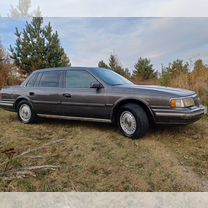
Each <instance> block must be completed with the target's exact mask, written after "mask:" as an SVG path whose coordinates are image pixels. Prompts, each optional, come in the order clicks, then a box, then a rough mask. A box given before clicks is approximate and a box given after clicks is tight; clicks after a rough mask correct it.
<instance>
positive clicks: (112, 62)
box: [108, 54, 131, 78]
mask: <svg viewBox="0 0 208 208" xmlns="http://www.w3.org/2000/svg"><path fill="white" fill-rule="evenodd" d="M108 65H109V66H110V69H112V70H113V71H115V72H116V73H118V74H120V75H122V76H124V77H126V78H130V76H131V74H130V72H129V70H128V69H127V68H126V69H124V68H123V67H122V66H121V65H120V63H119V60H118V58H117V57H116V55H113V54H111V55H110V58H109V64H108Z"/></svg>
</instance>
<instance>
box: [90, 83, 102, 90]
mask: <svg viewBox="0 0 208 208" xmlns="http://www.w3.org/2000/svg"><path fill="white" fill-rule="evenodd" d="M90 88H94V89H97V90H99V89H101V88H103V85H102V84H101V83H98V82H95V83H92V84H91V86H90Z"/></svg>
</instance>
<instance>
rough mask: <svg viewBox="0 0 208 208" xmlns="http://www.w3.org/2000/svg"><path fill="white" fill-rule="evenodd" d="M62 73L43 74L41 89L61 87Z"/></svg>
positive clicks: (50, 72)
mask: <svg viewBox="0 0 208 208" xmlns="http://www.w3.org/2000/svg"><path fill="white" fill-rule="evenodd" d="M60 78H61V71H47V72H43V74H42V77H41V79H40V82H39V87H59V86H60Z"/></svg>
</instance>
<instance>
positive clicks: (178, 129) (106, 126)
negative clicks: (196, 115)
mask: <svg viewBox="0 0 208 208" xmlns="http://www.w3.org/2000/svg"><path fill="white" fill-rule="evenodd" d="M37 123H38V124H48V125H55V126H63V127H68V126H72V127H80V128H82V127H83V128H86V127H87V128H91V129H95V128H96V129H98V130H101V131H117V132H118V133H120V132H119V130H118V128H117V127H116V125H115V124H111V123H101V122H92V121H78V120H65V119H56V118H39V119H38V121H37ZM191 125H193V124H191ZM188 128H189V125H150V130H149V133H148V135H149V136H151V135H153V134H159V133H171V132H173V133H174V134H175V133H177V134H181V133H184V131H185V130H187V129H188Z"/></svg>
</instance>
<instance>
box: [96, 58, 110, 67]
mask: <svg viewBox="0 0 208 208" xmlns="http://www.w3.org/2000/svg"><path fill="white" fill-rule="evenodd" d="M98 67H100V68H106V69H109V66H108V65H107V64H106V63H105V62H104V61H103V60H101V61H99V63H98Z"/></svg>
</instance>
